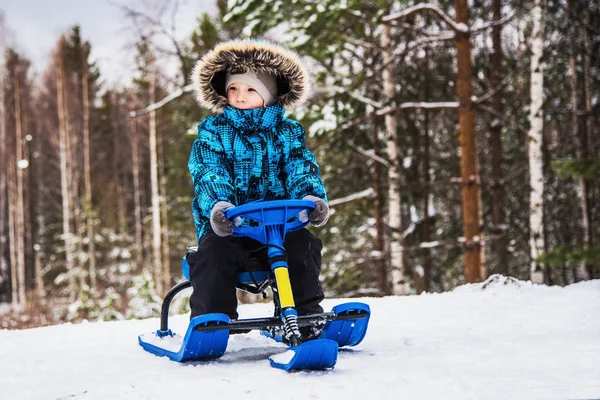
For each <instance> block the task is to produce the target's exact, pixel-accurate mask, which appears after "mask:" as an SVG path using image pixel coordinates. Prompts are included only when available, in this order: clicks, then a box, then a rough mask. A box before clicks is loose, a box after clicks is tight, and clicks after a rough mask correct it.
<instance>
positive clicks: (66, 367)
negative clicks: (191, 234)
mask: <svg viewBox="0 0 600 400" xmlns="http://www.w3.org/2000/svg"><path fill="white" fill-rule="evenodd" d="M344 301H347V300H342V299H329V300H326V301H325V302H324V306H325V307H326V308H330V307H332V306H333V305H335V304H338V303H340V302H344ZM353 301H364V302H366V303H368V304H369V305H370V307H371V310H372V316H371V321H370V328H369V332H368V333H367V336H366V338H365V340H364V341H363V342H362V343H361V344H359V345H358V346H356V347H355V348H351V349H350V350H341V351H340V353H339V357H338V362H337V365H336V367H335V368H334V369H333V370H330V371H317V372H315V371H312V372H310V371H304V372H296V373H287V372H284V371H282V370H278V369H274V368H271V367H270V365H269V361H268V357H270V356H274V357H276V358H281V359H284V360H285V357H286V353H287V347H285V346H283V345H282V344H279V343H275V342H273V341H271V340H269V339H267V338H266V337H263V336H260V335H259V334H258V333H257V332H252V333H250V334H247V335H233V336H231V338H230V340H229V346H228V349H227V352H226V353H225V355H224V356H223V357H222V358H221V359H219V360H216V361H212V362H197V363H189V364H179V363H175V362H172V361H169V360H168V359H167V358H160V357H156V356H154V355H152V354H150V353H147V352H145V351H143V350H142V348H141V347H140V346H139V345H138V342H137V336H138V335H139V334H142V333H148V332H152V331H155V330H156V329H157V328H158V325H159V322H158V319H156V318H154V319H147V320H132V321H118V322H101V323H79V324H64V325H58V326H51V327H44V328H36V329H29V330H20V331H11V330H2V331H0V360H2V363H1V364H0V399H11V400H20V399H66V398H70V399H86V400H87V399H108V398H110V399H117V400H119V399H163V398H166V399H190V398H196V397H201V398H219V399H221V398H222V399H231V398H238V397H239V396H243V397H244V398H250V399H264V398H265V397H271V396H273V395H275V396H276V397H277V398H278V399H307V398H314V399H336V398H348V399H362V398H372V399H398V398H403V399H415V398H417V399H441V398H443V399H461V400H462V399H591V398H600V375H599V374H600V373H599V371H600V318H598V316H599V315H600V280H595V281H587V282H581V283H577V284H574V285H570V286H567V287H565V288H561V287H547V286H542V285H534V284H532V283H530V282H523V281H518V280H515V279H511V278H505V277H501V276H494V277H492V278H490V279H489V280H488V281H486V282H485V283H481V284H475V285H464V286H461V287H459V288H457V289H455V290H454V291H452V292H447V293H441V294H423V295H419V296H404V297H393V296H390V297H385V298H364V299H353ZM271 312H272V307H271V305H270V304H252V305H242V306H240V314H241V316H242V317H258V316H265V315H270V313H271ZM188 318H189V317H188V316H187V315H179V316H173V317H171V319H170V323H169V327H170V328H171V329H172V330H173V331H174V332H178V333H180V334H183V333H184V332H185V329H186V327H187V322H188ZM273 392H274V393H273Z"/></svg>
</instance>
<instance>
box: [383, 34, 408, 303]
mask: <svg viewBox="0 0 600 400" xmlns="http://www.w3.org/2000/svg"><path fill="white" fill-rule="evenodd" d="M390 41H391V39H390V26H389V25H387V24H384V25H383V26H382V29H381V48H382V49H383V59H382V62H383V64H384V65H385V66H386V67H385V68H384V70H383V94H384V99H385V103H386V105H387V106H391V105H392V103H393V101H394V71H393V65H392V48H391V43H390ZM397 130H398V121H397V120H396V115H395V113H387V114H386V115H385V135H386V141H387V155H388V161H389V163H390V167H389V169H388V182H389V189H388V202H389V205H388V224H389V226H390V228H391V233H390V241H389V242H390V243H389V246H390V264H391V265H390V267H391V268H390V269H391V281H392V293H393V294H395V295H404V294H406V289H405V286H406V276H405V274H406V272H405V270H404V250H403V249H402V231H403V224H402V208H401V201H400V200H401V196H400V173H399V168H400V162H399V159H398V158H399V152H398V145H397V137H396V135H397Z"/></svg>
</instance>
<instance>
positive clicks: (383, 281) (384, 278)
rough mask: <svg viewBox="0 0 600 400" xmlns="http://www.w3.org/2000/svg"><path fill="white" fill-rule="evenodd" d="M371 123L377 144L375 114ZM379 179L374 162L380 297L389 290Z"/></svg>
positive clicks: (376, 248)
mask: <svg viewBox="0 0 600 400" xmlns="http://www.w3.org/2000/svg"><path fill="white" fill-rule="evenodd" d="M371 121H372V124H373V143H379V140H380V139H379V129H378V125H379V124H378V123H377V116H376V115H375V114H373V116H372V119H371ZM376 154H377V150H376ZM381 178H382V173H381V163H379V162H375V163H374V170H373V190H374V191H375V198H374V199H373V217H374V218H375V251H377V253H378V254H379V256H380V258H379V259H378V260H377V262H376V264H375V265H376V266H377V285H378V287H379V292H380V293H381V294H382V295H386V294H388V292H389V289H388V271H387V262H386V260H385V258H384V257H383V254H384V250H385V237H384V231H383V187H382V186H383V185H382V184H381Z"/></svg>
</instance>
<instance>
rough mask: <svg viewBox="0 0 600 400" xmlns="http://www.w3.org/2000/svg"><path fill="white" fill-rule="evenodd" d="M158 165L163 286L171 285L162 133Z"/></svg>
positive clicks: (166, 287) (168, 286)
mask: <svg viewBox="0 0 600 400" xmlns="http://www.w3.org/2000/svg"><path fill="white" fill-rule="evenodd" d="M158 150H159V152H158V157H159V158H158V165H160V193H161V196H160V214H161V221H162V224H161V228H162V273H163V282H164V288H165V289H168V288H170V287H171V260H170V255H171V252H170V251H169V213H168V209H167V177H166V175H165V152H164V141H163V140H162V134H161V135H160V141H159V148H158Z"/></svg>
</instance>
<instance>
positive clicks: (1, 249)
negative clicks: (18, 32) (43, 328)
mask: <svg viewBox="0 0 600 400" xmlns="http://www.w3.org/2000/svg"><path fill="white" fill-rule="evenodd" d="M4 54H5V48H4V15H3V14H2V11H0V65H1V66H2V68H5V61H6V60H5V56H4ZM5 88H6V85H5V74H4V73H0V277H4V274H6V276H7V277H8V274H9V270H8V261H7V260H6V243H7V237H6V221H7V215H6V206H7V202H6V200H7V197H8V196H7V195H8V193H7V188H6V174H7V167H8V165H7V162H6V158H7V154H6V148H7V147H8V143H7V140H6V139H7V138H6V108H5V103H4V102H5V100H6V99H5V93H6V91H5ZM0 288H2V286H0ZM4 288H6V289H8V287H7V286H4ZM7 291H8V290H7ZM0 301H2V299H1V298H0Z"/></svg>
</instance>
